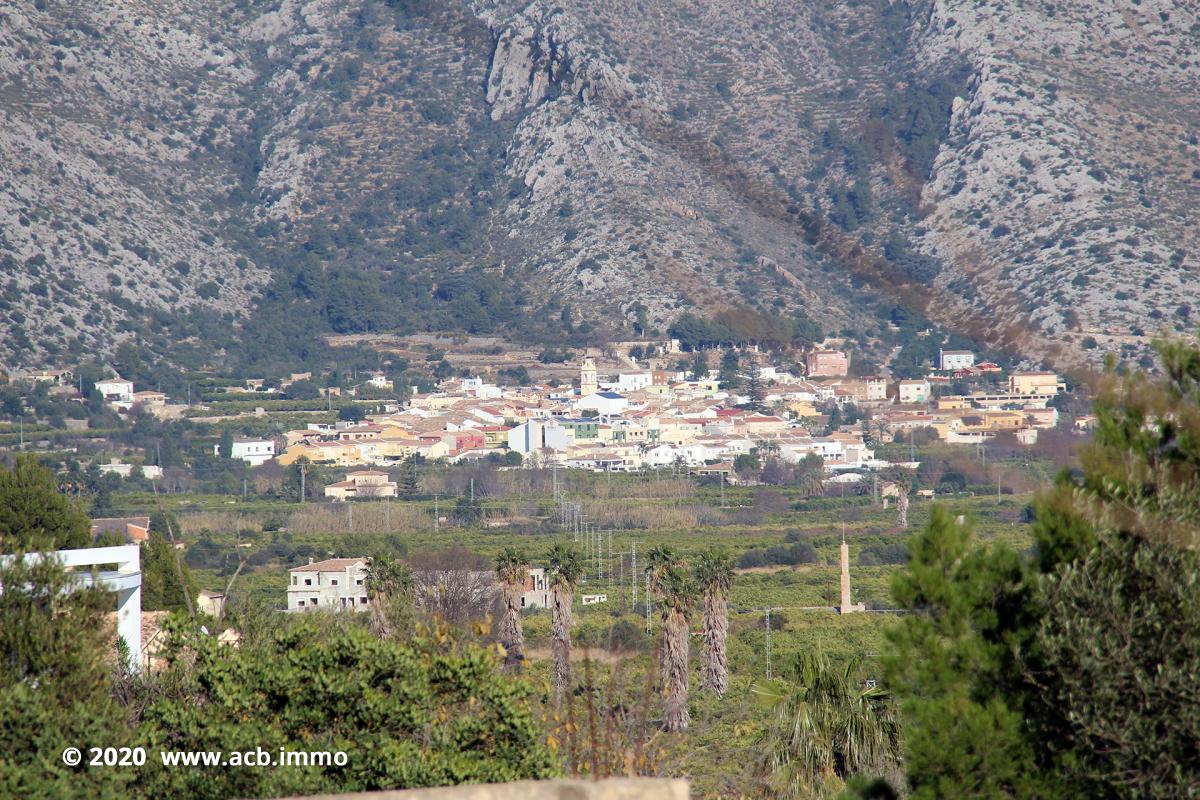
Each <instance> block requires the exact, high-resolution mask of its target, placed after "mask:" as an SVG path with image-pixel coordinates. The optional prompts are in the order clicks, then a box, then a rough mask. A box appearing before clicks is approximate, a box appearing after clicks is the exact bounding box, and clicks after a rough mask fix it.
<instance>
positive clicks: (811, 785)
mask: <svg viewBox="0 0 1200 800" xmlns="http://www.w3.org/2000/svg"><path fill="white" fill-rule="evenodd" d="M860 666H861V660H860V659H858V658H854V659H851V660H849V661H848V662H846V664H844V665H843V666H841V667H840V668H839V667H837V666H834V665H832V664H831V663H830V662H829V660H828V659H827V658H826V657H825V656H823V655H820V654H816V653H811V652H802V653H800V654H799V655H798V656H796V660H795V661H794V662H793V663H792V665H791V668H790V669H789V670H788V674H787V676H786V677H785V679H783V680H777V681H766V682H762V683H756V684H755V685H754V686H753V687H752V689H751V691H752V692H753V693H754V694H756V695H757V696H758V697H759V698H760V700H762V701H763V702H765V703H766V704H767V705H768V706H769V707H771V708H772V709H773V710H774V712H775V713H774V717H773V719H772V721H771V723H770V725H769V726H768V728H767V729H766V731H765V732H764V733H763V736H762V738H761V740H760V741H759V743H758V745H759V746H758V747H757V748H756V749H757V751H758V752H760V753H761V754H762V756H761V757H760V758H761V760H760V761H759V763H758V764H757V765H756V767H757V770H758V772H759V774H761V775H763V776H764V777H766V778H768V780H769V781H770V782H771V784H772V786H771V794H772V796H774V797H786V798H799V797H804V798H808V797H814V796H821V795H822V794H824V793H826V792H833V791H836V790H837V785H838V783H840V781H842V780H844V779H845V778H846V777H847V776H849V775H852V774H854V773H856V772H864V771H868V770H869V771H877V770H883V769H886V768H887V767H889V766H892V765H894V764H896V762H897V760H898V758H899V753H900V727H899V724H898V723H897V720H896V717H895V714H894V711H893V709H892V706H891V704H890V703H889V702H888V699H887V694H886V692H884V691H883V690H881V689H879V688H877V687H875V686H874V685H873V684H871V683H867V682H865V681H862V680H860V679H859V678H858V673H859V669H860Z"/></svg>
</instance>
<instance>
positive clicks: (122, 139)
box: [0, 0, 1200, 366]
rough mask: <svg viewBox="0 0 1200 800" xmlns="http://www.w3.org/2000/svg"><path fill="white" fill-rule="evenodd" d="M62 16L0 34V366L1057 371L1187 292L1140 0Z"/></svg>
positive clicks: (1149, 22)
mask: <svg viewBox="0 0 1200 800" xmlns="http://www.w3.org/2000/svg"><path fill="white" fill-rule="evenodd" d="M39 6H40V8H39ZM67 6H68V11H67V12H59V13H52V12H49V11H47V10H45V6H44V4H42V3H40V2H32V3H21V4H18V5H17V6H16V7H15V8H14V9H11V10H6V11H4V12H0V14H2V15H3V16H2V18H0V21H3V22H4V23H5V24H3V25H0V110H2V111H3V113H4V118H5V121H6V124H5V125H4V130H5V132H6V133H0V137H4V140H3V141H0V150H2V151H3V152H5V153H6V156H7V157H6V158H5V160H4V162H3V164H0V187H2V188H3V191H0V219H2V220H5V222H4V224H3V227H0V233H2V234H3V238H0V259H3V264H4V267H5V269H4V270H3V274H4V276H5V286H4V287H3V292H0V327H2V328H3V329H4V330H5V332H6V334H7V335H6V336H5V337H4V344H2V345H0V349H3V350H4V357H6V358H8V359H9V360H14V359H15V360H19V361H26V362H29V361H36V360H43V361H44V360H55V359H58V360H61V359H64V358H70V357H77V356H80V355H82V354H86V353H91V352H108V351H111V350H112V349H113V348H114V347H115V346H116V345H117V344H119V343H121V342H122V341H137V342H138V343H139V344H140V345H141V346H144V347H148V348H150V349H152V350H155V351H156V352H159V353H164V354H165V353H168V352H178V350H179V347H180V345H181V343H182V344H184V345H186V346H187V348H189V352H192V353H194V354H196V357H200V355H201V354H202V353H203V351H204V350H205V349H206V348H208V349H209V350H212V353H211V354H210V358H216V359H221V358H226V359H228V358H234V359H238V358H241V359H244V360H254V359H259V360H262V359H264V358H267V357H268V355H270V353H269V352H268V351H273V352H275V351H277V352H276V354H277V355H279V356H283V355H285V354H287V353H291V354H293V355H295V354H296V353H297V352H299V351H300V345H298V344H297V341H298V339H299V338H302V336H306V335H307V336H310V335H311V334H313V333H322V332H329V333H339V334H347V333H359V332H371V331H377V330H393V329H394V330H399V331H401V332H403V331H411V330H431V329H435V328H455V327H458V328H460V329H463V330H467V331H471V332H487V331H495V330H502V329H505V328H510V329H517V330H522V331H524V332H525V333H526V334H527V335H529V336H532V337H535V338H536V337H539V336H541V337H544V338H546V340H550V339H555V338H557V337H561V335H562V332H561V330H560V328H559V327H558V326H560V325H565V326H566V327H567V328H568V329H569V330H571V331H574V332H575V334H576V335H580V336H586V335H594V336H597V337H604V336H608V335H614V334H617V333H619V332H622V331H628V330H630V329H640V330H658V331H659V332H663V331H665V330H666V328H667V327H668V326H669V324H670V323H671V322H672V320H673V319H675V318H676V317H678V315H679V314H681V313H684V312H685V311H688V310H700V311H702V312H705V313H713V312H715V311H717V310H719V309H722V308H730V307H749V308H756V309H759V310H760V311H761V312H763V313H767V314H778V315H782V316H787V315H789V314H791V313H793V312H794V311H796V310H797V309H799V310H802V311H803V312H804V313H805V314H807V316H809V317H811V318H812V319H814V320H815V321H817V322H818V323H819V325H820V326H821V327H822V328H823V329H825V330H827V331H830V332H838V333H841V332H847V333H849V334H851V337H852V338H853V339H855V340H856V341H858V342H859V344H860V346H861V347H863V348H864V349H865V350H867V351H872V350H873V351H874V352H877V353H880V354H882V353H886V352H887V351H888V350H889V349H890V347H891V339H890V338H889V337H891V336H892V334H891V332H890V327H891V326H890V324H889V323H890V321H891V317H894V316H895V313H896V312H894V311H893V308H894V307H895V306H897V305H900V306H904V307H906V308H907V309H908V312H911V313H916V314H920V315H923V316H926V317H928V319H929V320H930V321H931V323H933V324H939V325H942V326H944V327H945V328H947V329H949V330H955V331H958V332H961V333H965V334H967V335H969V336H970V337H972V338H973V339H974V340H975V341H977V342H979V343H980V345H981V346H993V347H1002V348H1008V349H1010V350H1012V351H1014V352H1018V353H1020V354H1021V355H1023V356H1026V357H1028V358H1030V359H1032V360H1038V359H1047V360H1049V361H1051V362H1054V363H1057V364H1060V365H1066V366H1070V365H1075V366H1079V365H1084V364H1087V363H1096V362H1097V360H1098V359H1099V357H1100V354H1101V353H1102V352H1104V351H1106V350H1113V351H1116V352H1117V353H1118V354H1119V355H1121V356H1122V357H1125V358H1130V359H1133V358H1136V357H1138V356H1139V355H1142V354H1144V353H1145V348H1146V345H1147V342H1148V338H1149V337H1150V336H1152V335H1153V334H1154V333H1155V332H1156V331H1157V330H1158V329H1160V328H1164V327H1166V328H1174V329H1184V328H1186V327H1188V326H1189V325H1190V324H1191V322H1192V320H1191V307H1192V305H1194V304H1195V303H1196V301H1197V300H1200V296H1198V294H1200V292H1198V290H1197V288H1196V287H1197V282H1196V281H1195V279H1194V275H1195V272H1196V270H1197V268H1200V263H1198V261H1197V255H1196V253H1197V251H1196V244H1197V242H1196V235H1197V234H1196V233H1195V231H1194V230H1192V226H1190V225H1189V224H1188V219H1189V213H1190V211H1189V210H1190V207H1191V203H1192V201H1193V200H1194V198H1195V196H1196V194H1197V188H1198V186H1200V148H1197V146H1196V142H1195V135H1194V134H1191V133H1190V131H1191V130H1195V129H1196V127H1195V125H1194V123H1195V122H1197V121H1198V120H1197V112H1196V111H1195V109H1194V108H1192V107H1191V106H1192V105H1193V104H1191V103H1190V102H1189V101H1188V100H1187V98H1188V97H1189V96H1195V91H1194V90H1195V89H1200V86H1198V85H1197V84H1200V55H1198V54H1197V52H1196V47H1195V44H1194V42H1195V41H1197V39H1196V38H1195V37H1196V34H1197V33H1198V32H1200V21H1198V19H1197V16H1196V13H1195V12H1194V11H1191V10H1188V9H1179V8H1175V7H1174V6H1172V4H1170V3H1166V2H1152V1H1151V0H1144V2H1142V3H1140V4H1138V5H1136V6H1134V7H1131V8H1121V9H1117V8H1114V7H1110V6H1108V5H1105V4H1100V3H1090V2H1089V3H1080V4H1074V5H1072V6H1071V7H1070V8H1060V7H1058V6H1056V5H1054V4H1052V3H1048V2H1024V3H1022V2H1015V0H1014V2H1004V3H998V4H990V5H988V6H987V7H981V6H977V5H976V4H973V3H970V2H964V1H962V0H913V1H912V2H908V3H889V2H886V1H885V0H861V2H847V3H836V4H830V5H828V6H822V7H812V6H809V5H807V4H799V3H797V4H790V5H788V6H787V7H786V8H780V7H779V6H778V4H774V3H766V2H760V1H758V0H756V1H755V2H749V3H739V4H734V3H732V2H727V1H726V0H708V1H707V2H704V3H691V2H683V1H682V0H667V2H661V3H654V4H646V3H643V2H638V0H614V2H612V3H610V4H607V5H606V6H605V7H604V8H603V9H600V8H597V7H595V6H593V5H591V4H588V3H584V2H582V1H581V0H579V1H576V0H567V1H564V2H557V3H549V2H542V0H533V1H532V2H520V3H515V2H507V0H491V1H489V2H484V1H483V0H473V1H472V2H465V0H464V1H461V2H460V1H459V0H447V2H436V1H435V0H396V1H395V2H375V1H374V0H355V2H351V3H347V4H337V3H333V2H329V1H328V0H315V2H307V3H305V2H296V1H295V0H285V2H278V3H267V2H257V1H256V0H238V1H237V2H228V3H224V4H222V5H221V6H220V7H219V11H220V13H205V8H206V6H201V5H200V4H199V3H198V2H193V0H175V1H174V2H169V3H167V2H161V3H160V2H141V3H139V4H137V5H136V6H132V7H129V8H127V9H123V10H113V9H96V8H93V7H90V6H85V5H83V4H78V3H75V4H67ZM39 48H40V49H39ZM1117 66H1120V67H1121V68H1122V69H1121V70H1120V71H1118V70H1116V69H1114V68H1115V67H1117ZM1101 112H1103V113H1101ZM76 117H78V118H76ZM1189 126H1192V127H1189ZM1193 170H1194V171H1193ZM22 220H24V221H25V222H27V223H28V224H24V223H23V222H22ZM41 285H44V286H45V287H46V288H44V289H39V288H38V287H39V286H41ZM43 292H44V293H43ZM26 298H30V299H27V300H26Z"/></svg>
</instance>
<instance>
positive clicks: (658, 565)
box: [646, 544, 679, 599]
mask: <svg viewBox="0 0 1200 800" xmlns="http://www.w3.org/2000/svg"><path fill="white" fill-rule="evenodd" d="M678 564H679V555H678V554H677V553H676V552H675V551H674V550H672V549H671V547H670V546H669V545H665V544H660V545H658V546H657V547H652V548H650V550H649V552H647V553H646V574H647V575H649V576H650V596H651V597H653V598H655V599H658V598H660V597H662V583H661V582H662V576H663V574H664V573H665V572H666V571H667V569H668V568H669V567H672V566H675V565H678Z"/></svg>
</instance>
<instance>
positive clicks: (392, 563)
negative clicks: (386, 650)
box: [366, 555, 416, 638]
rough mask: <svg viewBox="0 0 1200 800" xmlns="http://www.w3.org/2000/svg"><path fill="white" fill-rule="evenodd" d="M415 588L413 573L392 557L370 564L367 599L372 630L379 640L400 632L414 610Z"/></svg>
mask: <svg viewBox="0 0 1200 800" xmlns="http://www.w3.org/2000/svg"><path fill="white" fill-rule="evenodd" d="M415 586H416V580H415V579H414V578H413V574H412V570H410V569H409V568H408V565H407V564H405V563H404V562H402V561H396V560H395V559H394V558H392V557H391V556H390V555H380V556H376V557H375V558H372V559H371V560H370V561H369V562H368V564H367V574H366V587H367V598H368V599H369V600H370V601H371V628H372V629H373V630H374V631H375V634H376V635H377V636H380V637H381V638H387V637H389V636H392V635H393V634H394V633H396V632H397V630H398V629H399V628H400V626H401V624H402V621H403V617H404V615H405V614H407V613H408V612H409V611H410V610H411V605H412V602H411V601H412V593H413V589H414V587H415Z"/></svg>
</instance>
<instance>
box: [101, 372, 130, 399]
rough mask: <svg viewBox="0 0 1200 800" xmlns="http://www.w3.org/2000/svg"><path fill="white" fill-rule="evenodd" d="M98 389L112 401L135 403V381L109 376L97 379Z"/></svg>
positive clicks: (105, 397)
mask: <svg viewBox="0 0 1200 800" xmlns="http://www.w3.org/2000/svg"><path fill="white" fill-rule="evenodd" d="M95 387H96V391H97V392H99V393H100V396H101V397H103V398H104V399H105V400H106V401H107V402H110V403H133V381H127V380H125V379H124V378H121V377H116V378H108V379H106V380H102V381H96V383H95Z"/></svg>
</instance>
